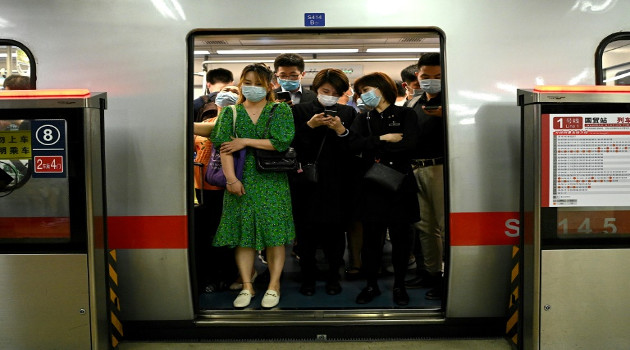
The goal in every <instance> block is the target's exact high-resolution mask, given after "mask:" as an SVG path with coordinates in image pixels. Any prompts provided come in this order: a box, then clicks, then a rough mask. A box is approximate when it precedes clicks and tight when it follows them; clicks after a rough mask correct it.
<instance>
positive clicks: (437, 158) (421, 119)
mask: <svg viewBox="0 0 630 350" xmlns="http://www.w3.org/2000/svg"><path fill="white" fill-rule="evenodd" d="M417 76H418V82H419V84H420V88H421V89H422V90H423V93H422V95H420V96H416V97H414V98H413V99H411V100H410V101H409V103H408V104H407V106H408V107H411V108H413V110H414V111H415V112H416V114H417V115H418V129H419V137H418V147H417V149H416V154H415V159H414V160H413V163H412V164H413V168H414V175H415V178H416V181H417V183H418V187H419V190H420V191H419V192H418V201H419V202H420V221H419V222H417V223H416V224H415V225H414V226H415V229H416V232H417V233H418V237H419V239H420V244H421V247H422V255H423V256H424V269H422V268H420V266H421V265H418V277H417V278H415V279H412V280H409V281H407V282H406V285H407V287H408V288H431V289H430V290H429V291H428V292H427V293H426V298H427V299H440V298H441V297H442V272H443V271H442V259H443V250H444V246H443V237H444V177H443V174H444V169H443V167H444V166H443V164H444V121H443V119H442V91H441V90H442V89H441V80H442V69H441V65H440V55H439V54H438V53H428V54H424V55H422V57H420V59H419V60H418V73H417Z"/></svg>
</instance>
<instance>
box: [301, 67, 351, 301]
mask: <svg viewBox="0 0 630 350" xmlns="http://www.w3.org/2000/svg"><path fill="white" fill-rule="evenodd" d="M349 87H350V84H349V81H348V77H347V76H346V75H345V74H344V73H343V72H342V71H341V70H339V69H333V68H327V69H323V70H321V71H320V72H318V73H317V75H316V76H315V78H314V79H313V85H312V90H313V91H315V92H317V99H316V100H315V101H312V102H307V103H300V104H297V105H295V106H294V107H293V118H294V120H295V129H296V134H295V140H294V146H295V149H296V151H297V154H298V160H299V161H300V163H301V165H302V167H304V168H303V169H301V170H303V171H306V172H307V171H308V170H307V169H306V167H307V166H312V167H315V168H316V171H317V174H318V176H317V182H313V181H312V180H313V179H312V178H311V179H307V174H306V173H304V172H303V173H301V174H300V173H298V174H297V176H296V183H295V186H294V193H293V195H294V196H293V204H294V210H295V211H294V213H295V222H296V228H297V234H298V237H297V242H298V248H299V255H300V267H301V269H302V286H301V287H300V293H302V294H304V295H307V296H310V295H313V294H314V293H315V280H316V277H317V267H316V261H315V251H316V248H317V247H318V245H321V246H322V247H323V250H324V253H325V254H326V259H327V261H328V265H329V266H328V272H327V274H326V293H328V294H330V295H335V294H339V293H340V292H341V284H340V283H339V279H340V274H339V269H340V268H341V266H342V264H343V253H344V250H345V234H344V233H345V229H346V227H347V226H348V223H349V221H350V220H351V219H352V216H353V212H352V210H351V209H352V207H353V206H354V205H353V203H352V199H353V196H352V192H350V191H348V190H349V189H350V188H351V187H350V185H349V184H350V183H351V179H352V177H351V174H352V171H353V169H352V162H353V159H352V158H353V156H352V154H351V153H350V151H349V148H348V143H347V136H348V134H349V130H348V129H347V128H349V127H350V125H351V124H352V122H353V120H354V118H355V116H356V112H355V110H354V108H352V107H350V106H346V105H341V104H338V103H337V102H338V100H339V98H340V97H341V96H342V95H343V94H344V92H345V91H347V90H348V88H349ZM354 158H356V157H354ZM298 171H300V170H298Z"/></svg>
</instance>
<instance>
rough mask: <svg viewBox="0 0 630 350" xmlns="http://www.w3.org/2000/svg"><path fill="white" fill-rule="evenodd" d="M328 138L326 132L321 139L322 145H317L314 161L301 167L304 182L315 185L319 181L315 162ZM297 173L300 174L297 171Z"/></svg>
mask: <svg viewBox="0 0 630 350" xmlns="http://www.w3.org/2000/svg"><path fill="white" fill-rule="evenodd" d="M327 136H328V132H326V134H325V135H324V138H323V139H322V143H321V144H320V145H319V151H317V156H316V157H315V161H314V162H313V163H306V164H304V165H301V169H302V171H301V173H302V178H303V179H304V181H305V182H310V183H317V182H318V181H319V172H318V170H317V161H318V160H319V155H320V154H322V148H324V142H325V141H326V137H327ZM298 172H300V171H299V170H298Z"/></svg>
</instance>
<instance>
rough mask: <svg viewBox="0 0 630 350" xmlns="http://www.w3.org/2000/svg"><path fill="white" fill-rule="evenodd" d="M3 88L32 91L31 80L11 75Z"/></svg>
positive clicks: (5, 80)
mask: <svg viewBox="0 0 630 350" xmlns="http://www.w3.org/2000/svg"><path fill="white" fill-rule="evenodd" d="M2 86H3V87H4V88H5V89H7V90H31V78H29V77H27V76H24V75H18V74H13V75H9V76H8V77H7V78H6V79H4V83H3V84H2Z"/></svg>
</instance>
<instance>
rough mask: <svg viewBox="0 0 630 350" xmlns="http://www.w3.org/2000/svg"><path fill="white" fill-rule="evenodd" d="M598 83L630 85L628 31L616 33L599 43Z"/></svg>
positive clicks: (629, 39) (629, 41)
mask: <svg viewBox="0 0 630 350" xmlns="http://www.w3.org/2000/svg"><path fill="white" fill-rule="evenodd" d="M596 57H597V61H598V62H597V64H596V65H597V66H596V67H595V69H596V73H597V81H598V82H600V85H608V86H614V85H630V33H618V34H615V35H614V36H610V37H608V38H606V39H604V41H602V43H601V44H600V47H599V49H598V54H597V56H596Z"/></svg>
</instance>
